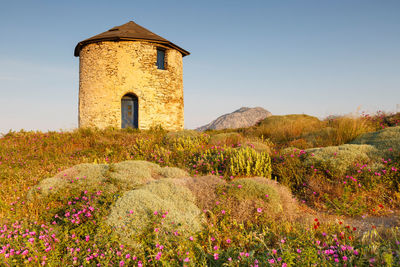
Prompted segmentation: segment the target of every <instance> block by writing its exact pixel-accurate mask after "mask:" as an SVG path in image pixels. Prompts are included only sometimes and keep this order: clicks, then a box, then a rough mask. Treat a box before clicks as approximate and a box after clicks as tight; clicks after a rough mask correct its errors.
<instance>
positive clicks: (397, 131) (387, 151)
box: [351, 126, 400, 159]
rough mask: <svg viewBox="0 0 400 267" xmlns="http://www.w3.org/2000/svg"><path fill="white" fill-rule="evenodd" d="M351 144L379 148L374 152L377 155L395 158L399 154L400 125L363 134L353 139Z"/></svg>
mask: <svg viewBox="0 0 400 267" xmlns="http://www.w3.org/2000/svg"><path fill="white" fill-rule="evenodd" d="M351 144H360V145H361V144H365V145H371V146H374V147H375V148H376V149H378V150H379V153H375V154H376V155H377V156H381V157H386V158H387V157H394V158H396V159H397V158H399V156H400V126H397V127H389V128H385V129H383V130H380V131H377V132H371V133H366V134H363V135H361V136H359V137H358V138H356V139H355V140H353V141H352V142H351Z"/></svg>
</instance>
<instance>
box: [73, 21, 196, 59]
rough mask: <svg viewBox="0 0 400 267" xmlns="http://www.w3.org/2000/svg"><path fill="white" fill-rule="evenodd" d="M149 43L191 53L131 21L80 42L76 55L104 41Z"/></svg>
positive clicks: (183, 53)
mask: <svg viewBox="0 0 400 267" xmlns="http://www.w3.org/2000/svg"><path fill="white" fill-rule="evenodd" d="M138 40H143V41H149V42H153V43H159V44H163V45H166V46H169V47H171V48H174V49H176V50H178V51H179V52H181V53H182V56H187V55H189V54H190V53H189V52H188V51H186V50H184V49H182V48H180V47H179V46H177V45H175V44H173V43H172V42H170V41H168V40H167V39H164V38H162V37H161V36H159V35H157V34H155V33H153V32H151V31H149V30H148V29H146V28H143V27H142V26H140V25H138V24H136V23H135V22H133V21H129V22H128V23H125V24H123V25H121V26H116V27H114V28H112V29H110V30H108V31H106V32H103V33H100V34H98V35H95V36H93V37H91V38H89V39H86V40H83V41H81V42H79V43H78V44H77V45H76V47H75V52H74V55H75V56H76V57H79V52H80V51H81V49H82V48H83V47H84V46H85V45H87V44H91V43H97V42H102V41H138Z"/></svg>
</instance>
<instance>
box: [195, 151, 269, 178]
mask: <svg viewBox="0 0 400 267" xmlns="http://www.w3.org/2000/svg"><path fill="white" fill-rule="evenodd" d="M189 163H190V166H194V167H193V168H194V169H195V170H196V172H198V173H201V174H210V173H211V174H215V175H221V176H225V177H230V176H235V177H240V176H247V177H249V176H263V177H267V178H271V171H272V170H271V158H270V157H269V155H268V153H266V152H261V153H259V152H257V151H255V150H254V149H253V148H250V147H238V148H232V147H228V148H226V147H223V148H221V147H212V148H209V149H207V150H205V151H202V152H199V153H198V154H197V155H194V157H193V158H192V159H191V161H190V162H189Z"/></svg>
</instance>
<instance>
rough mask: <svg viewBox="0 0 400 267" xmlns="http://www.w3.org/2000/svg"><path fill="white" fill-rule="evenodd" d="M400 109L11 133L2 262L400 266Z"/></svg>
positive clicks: (2, 155) (5, 149)
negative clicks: (193, 126) (196, 127)
mask: <svg viewBox="0 0 400 267" xmlns="http://www.w3.org/2000/svg"><path fill="white" fill-rule="evenodd" d="M399 123H400V114H384V113H377V114H374V115H366V114H362V115H361V116H359V117H336V118H327V119H325V120H319V119H317V118H315V117H311V116H307V115H288V116H272V117H268V118H267V119H265V120H263V121H261V122H260V123H258V124H257V125H255V126H253V127H249V128H243V129H230V130H220V131H206V132H196V131H191V130H185V131H181V132H167V131H165V130H163V129H162V128H160V127H155V128H152V129H150V130H134V129H124V130H119V129H118V130H117V129H111V128H110V129H105V130H98V129H79V130H75V131H71V132H47V133H42V132H25V131H20V132H9V133H7V134H5V135H4V136H2V137H1V138H0V264H1V266H254V267H255V266H279V267H281V266H282V267H284V266H400V229H399V228H398V225H399V224H398V210H399V204H400V192H399V187H400V125H399Z"/></svg>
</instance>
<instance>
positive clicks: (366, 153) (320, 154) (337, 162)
mask: <svg viewBox="0 0 400 267" xmlns="http://www.w3.org/2000/svg"><path fill="white" fill-rule="evenodd" d="M306 152H307V153H306V154H305V155H304V162H305V164H306V165H307V166H308V167H311V166H312V167H313V168H314V169H317V170H320V171H329V172H330V173H334V174H335V175H343V174H344V173H346V172H347V171H349V170H350V169H351V168H353V167H354V165H355V164H356V163H361V164H365V163H369V162H370V161H371V157H372V155H375V154H376V153H377V150H376V148H375V147H373V146H370V145H351V144H346V145H341V146H329V147H323V148H312V149H307V150H306Z"/></svg>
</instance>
